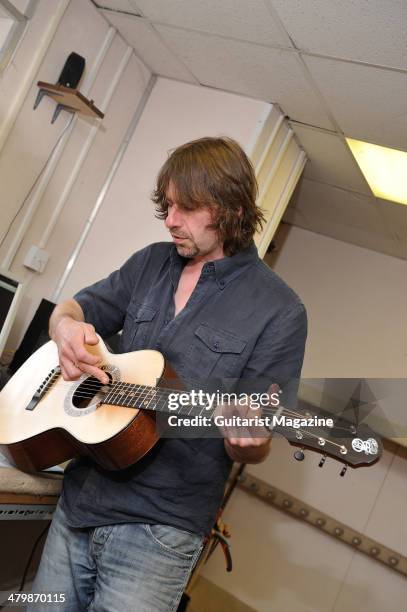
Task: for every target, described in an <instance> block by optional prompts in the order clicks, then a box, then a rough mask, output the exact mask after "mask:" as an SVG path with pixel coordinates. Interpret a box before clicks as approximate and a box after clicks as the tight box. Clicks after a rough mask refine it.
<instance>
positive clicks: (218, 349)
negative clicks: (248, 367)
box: [186, 323, 247, 380]
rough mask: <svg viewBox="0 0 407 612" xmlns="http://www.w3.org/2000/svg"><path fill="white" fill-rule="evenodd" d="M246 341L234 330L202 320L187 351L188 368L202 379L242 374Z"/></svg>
mask: <svg viewBox="0 0 407 612" xmlns="http://www.w3.org/2000/svg"><path fill="white" fill-rule="evenodd" d="M246 344H247V342H246V340H243V339H241V338H239V337H238V336H235V335H234V334H231V333H230V332H227V331H224V330H221V329H216V328H214V327H211V326H210V325H207V324H206V323H202V324H201V325H199V327H198V328H197V329H196V330H195V333H194V338H193V340H192V344H191V346H190V348H189V350H188V351H187V359H186V362H187V367H188V369H189V370H190V372H191V374H192V375H193V376H195V377H198V378H200V379H202V380H205V379H206V378H208V377H209V376H213V377H214V378H219V377H220V378H222V377H238V376H239V373H240V370H241V365H242V363H243V360H244V358H243V355H242V353H243V351H244V348H245V346H246Z"/></svg>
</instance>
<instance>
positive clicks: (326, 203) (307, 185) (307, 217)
mask: <svg viewBox="0 0 407 612" xmlns="http://www.w3.org/2000/svg"><path fill="white" fill-rule="evenodd" d="M283 220H284V221H285V222H287V223H291V224H292V225H297V226H298V227H302V228H304V229H308V230H310V231H312V232H317V233H319V234H324V235H325V236H330V237H332V238H336V239H337V240H342V241H344V242H350V243H352V244H356V245H358V246H362V247H364V248H367V249H371V250H374V251H379V252H382V253H386V254H388V255H392V256H395V257H401V256H402V255H401V251H400V245H399V243H398V242H397V241H396V240H395V238H394V236H393V234H392V232H391V230H390V229H389V226H388V224H387V222H386V221H385V220H384V219H383V216H382V213H381V210H380V208H379V207H378V205H377V202H376V201H375V199H374V198H368V197H366V196H363V195H359V194H356V193H353V192H349V191H346V190H343V189H338V188H336V187H331V186H329V185H323V184H322V183H318V182H316V181H310V180H308V179H302V180H301V182H300V184H299V185H298V187H297V189H296V191H295V193H294V195H293V198H292V200H291V201H290V204H289V206H288V208H287V210H286V212H285V214H284V218H283Z"/></svg>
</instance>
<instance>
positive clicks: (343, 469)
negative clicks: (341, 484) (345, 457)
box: [340, 465, 348, 476]
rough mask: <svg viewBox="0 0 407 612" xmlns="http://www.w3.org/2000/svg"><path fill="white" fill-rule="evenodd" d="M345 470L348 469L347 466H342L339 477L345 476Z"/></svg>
mask: <svg viewBox="0 0 407 612" xmlns="http://www.w3.org/2000/svg"><path fill="white" fill-rule="evenodd" d="M347 469H348V466H347V465H344V466H343V468H342V469H341V473H340V475H341V476H345V474H346V470H347Z"/></svg>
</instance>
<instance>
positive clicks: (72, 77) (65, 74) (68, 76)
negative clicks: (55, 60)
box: [58, 52, 86, 89]
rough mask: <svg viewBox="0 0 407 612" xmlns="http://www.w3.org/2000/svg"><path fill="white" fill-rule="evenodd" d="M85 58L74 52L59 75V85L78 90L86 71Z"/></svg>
mask: <svg viewBox="0 0 407 612" xmlns="http://www.w3.org/2000/svg"><path fill="white" fill-rule="evenodd" d="M85 63H86V62H85V58H84V57H82V56H81V55H78V54H77V53H74V52H72V53H71V54H70V55H69V57H68V59H67V60H66V62H65V66H64V67H63V68H62V72H61V74H60V75H59V79H58V85H63V86H64V87H71V88H72V89H76V88H77V86H78V83H79V81H80V80H81V77H82V75H83V71H84V70H85Z"/></svg>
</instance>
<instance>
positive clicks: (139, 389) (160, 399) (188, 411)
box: [103, 382, 215, 417]
mask: <svg viewBox="0 0 407 612" xmlns="http://www.w3.org/2000/svg"><path fill="white" fill-rule="evenodd" d="M181 395H182V400H183V402H182V404H181V403H180V402H177V404H178V406H177V407H176V408H175V407H173V408H171V407H170V405H169V404H170V399H171V400H172V401H174V399H175V398H176V397H180V396H181ZM188 395H189V401H188V400H187V401H185V399H186V398H187V396H188ZM103 403H104V404H111V405H113V406H122V407H124V408H136V409H143V410H152V411H154V412H164V413H167V414H180V415H188V416H207V417H211V416H212V414H213V412H214V408H215V407H214V406H211V407H210V406H209V404H207V403H205V402H200V403H199V404H198V405H197V404H196V402H195V403H193V401H192V396H191V395H190V394H188V392H187V391H179V390H175V389H165V388H162V387H150V386H147V385H134V384H131V383H125V382H116V383H113V384H112V385H111V390H110V391H109V393H108V394H107V395H106V396H105V398H104V400H103Z"/></svg>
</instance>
